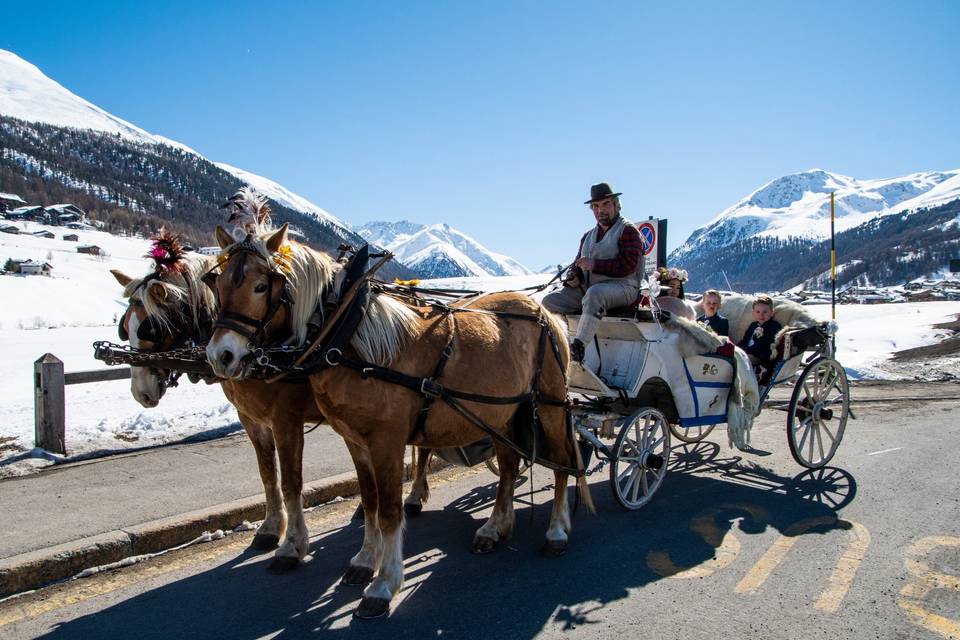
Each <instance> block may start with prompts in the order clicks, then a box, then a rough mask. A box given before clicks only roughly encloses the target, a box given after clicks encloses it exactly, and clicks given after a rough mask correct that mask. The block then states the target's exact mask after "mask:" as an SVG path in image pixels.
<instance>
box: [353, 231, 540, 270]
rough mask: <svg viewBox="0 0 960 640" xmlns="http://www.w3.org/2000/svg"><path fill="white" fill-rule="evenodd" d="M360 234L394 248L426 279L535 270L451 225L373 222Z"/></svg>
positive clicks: (390, 248)
mask: <svg viewBox="0 0 960 640" xmlns="http://www.w3.org/2000/svg"><path fill="white" fill-rule="evenodd" d="M357 233H358V234H360V235H361V236H362V237H363V238H365V239H366V240H367V241H368V242H370V243H372V244H377V245H380V246H382V247H385V248H386V249H387V250H389V251H391V252H392V253H393V254H394V255H395V256H396V257H397V259H398V260H400V262H402V263H403V264H405V265H407V266H408V267H410V268H411V269H413V270H415V271H417V273H419V274H420V276H421V277H422V278H454V277H464V276H515V275H526V274H529V273H531V272H530V270H529V269H527V268H526V267H524V266H523V265H522V264H520V263H519V262H517V261H516V260H514V259H513V258H510V257H508V256H504V255H501V254H499V253H494V252H493V251H490V250H489V249H487V248H486V247H484V246H483V245H481V244H480V243H479V242H477V241H476V240H474V239H473V238H471V237H469V236H467V235H465V234H464V233H462V232H460V231H457V230H456V229H454V228H452V227H451V226H450V225H448V224H435V225H423V224H417V223H415V222H409V221H406V220H402V221H400V222H370V223H367V224H365V225H362V226H360V227H358V228H357Z"/></svg>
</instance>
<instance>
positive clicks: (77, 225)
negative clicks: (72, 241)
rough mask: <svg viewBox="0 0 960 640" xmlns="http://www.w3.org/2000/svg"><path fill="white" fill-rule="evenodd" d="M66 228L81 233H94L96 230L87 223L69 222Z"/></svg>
mask: <svg viewBox="0 0 960 640" xmlns="http://www.w3.org/2000/svg"><path fill="white" fill-rule="evenodd" d="M66 227H67V229H78V230H80V231H92V230H93V229H94V227H92V226H90V225H89V224H87V223H85V222H68V223H67V224H66Z"/></svg>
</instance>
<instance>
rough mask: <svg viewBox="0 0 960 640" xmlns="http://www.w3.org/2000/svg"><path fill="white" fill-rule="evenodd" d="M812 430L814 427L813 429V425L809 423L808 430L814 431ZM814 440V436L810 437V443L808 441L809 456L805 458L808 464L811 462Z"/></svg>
mask: <svg viewBox="0 0 960 640" xmlns="http://www.w3.org/2000/svg"><path fill="white" fill-rule="evenodd" d="M814 428H815V427H814V425H813V423H812V422H811V423H810V429H814ZM815 438H816V434H814V435H812V436H810V441H809V446H810V455H809V456H808V457H807V462H810V461H811V460H813V441H814V439H815Z"/></svg>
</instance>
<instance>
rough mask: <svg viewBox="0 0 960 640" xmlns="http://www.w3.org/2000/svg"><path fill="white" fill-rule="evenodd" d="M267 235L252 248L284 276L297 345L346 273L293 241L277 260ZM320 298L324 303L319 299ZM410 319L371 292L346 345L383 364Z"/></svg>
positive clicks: (391, 356) (401, 340) (412, 318)
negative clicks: (357, 324)
mask: <svg viewBox="0 0 960 640" xmlns="http://www.w3.org/2000/svg"><path fill="white" fill-rule="evenodd" d="M271 234H272V231H271V232H261V233H260V234H258V236H257V237H256V238H255V239H254V240H253V242H254V246H256V248H257V250H258V252H259V253H260V255H261V257H263V259H264V260H266V262H267V264H269V265H271V267H272V268H274V269H276V270H277V271H278V272H280V273H283V274H284V275H285V276H287V282H288V283H289V284H290V296H291V299H292V300H293V304H292V305H291V309H290V310H291V318H290V322H291V329H292V332H293V336H292V338H291V340H290V342H291V343H292V344H294V345H296V346H302V345H303V344H304V342H306V339H307V331H308V326H307V323H308V321H309V320H310V319H311V318H312V317H313V314H314V311H315V310H316V309H317V307H318V305H319V306H322V304H323V303H324V302H326V301H331V302H339V300H338V299H337V297H336V293H335V292H337V291H339V289H340V285H341V283H342V282H343V278H344V277H345V275H346V273H345V272H344V270H343V267H342V265H340V264H338V263H336V262H334V260H333V259H332V258H331V257H330V256H328V255H327V254H325V253H322V252H320V251H315V250H313V249H311V248H310V247H308V246H306V245H302V244H300V243H298V242H294V241H288V242H287V244H286V245H285V246H289V247H290V251H289V252H288V253H286V254H285V255H284V256H281V257H280V258H279V259H278V256H276V255H272V254H271V253H270V251H269V250H268V249H267V244H266V239H267V238H268V237H269V236H270V235H271ZM227 251H229V248H228V249H227ZM321 296H326V299H325V300H321ZM416 319H417V315H416V314H415V313H414V312H413V311H412V310H410V309H409V308H408V307H407V306H406V305H404V304H403V303H402V302H400V301H398V300H395V299H394V298H391V297H390V296H387V295H379V294H376V293H373V294H371V296H370V301H369V304H368V305H367V311H366V313H364V314H363V318H362V319H361V320H360V324H359V326H358V327H357V330H356V331H355V332H354V334H353V336H352V337H351V339H350V346H351V347H353V348H354V349H356V351H357V354H358V355H359V356H360V357H361V358H363V359H364V360H367V361H368V362H372V363H374V364H378V365H381V366H387V365H389V364H390V363H391V362H392V361H393V359H394V358H395V357H396V355H397V353H399V351H400V349H401V347H402V346H403V344H404V342H405V341H406V340H407V339H408V338H409V337H410V336H411V335H412V333H413V323H414V321H415V320H416Z"/></svg>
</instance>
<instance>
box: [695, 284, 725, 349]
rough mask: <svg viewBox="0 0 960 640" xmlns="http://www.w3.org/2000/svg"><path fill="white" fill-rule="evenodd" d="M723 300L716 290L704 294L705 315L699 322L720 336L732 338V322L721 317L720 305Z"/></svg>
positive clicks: (698, 318) (699, 317)
mask: <svg viewBox="0 0 960 640" xmlns="http://www.w3.org/2000/svg"><path fill="white" fill-rule="evenodd" d="M722 300H723V298H721V297H720V292H719V291H717V290H716V289H707V291H706V292H705V293H704V294H703V315H702V316H698V317H697V322H699V323H700V324H702V325H704V326H705V327H707V328H708V329H711V330H712V331H713V332H714V333H715V334H717V335H718V336H725V337H728V338H729V337H730V321H729V320H727V318H726V317H724V316H722V315H720V303H721V302H722Z"/></svg>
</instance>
